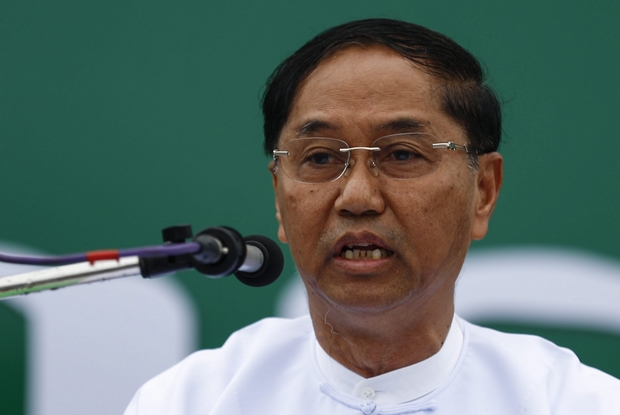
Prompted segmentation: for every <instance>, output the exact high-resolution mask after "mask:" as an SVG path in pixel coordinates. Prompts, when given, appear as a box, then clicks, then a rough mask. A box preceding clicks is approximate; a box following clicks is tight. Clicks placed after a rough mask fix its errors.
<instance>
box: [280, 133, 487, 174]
mask: <svg viewBox="0 0 620 415" xmlns="http://www.w3.org/2000/svg"><path fill="white" fill-rule="evenodd" d="M442 148H445V149H448V150H460V151H465V152H466V153H468V154H477V153H478V152H477V151H476V150H474V149H473V148H471V147H469V146H467V145H464V144H455V143H454V142H452V141H448V142H443V143H441V142H438V140H437V139H436V138H435V137H433V136H432V135H429V134H425V133H400V134H392V135H387V136H384V137H380V138H378V139H376V140H375V141H374V142H373V143H372V144H371V145H370V147H349V145H348V144H347V143H346V142H345V141H343V140H338V139H336V138H325V137H311V138H297V139H293V140H290V141H288V142H286V143H285V144H284V145H282V147H281V148H279V149H275V150H273V159H274V161H275V167H274V173H277V171H278V168H282V170H283V171H284V173H285V174H286V175H287V176H288V177H290V178H291V179H292V180H295V181H297V182H301V183H325V182H331V181H334V180H337V179H339V178H340V177H342V175H344V174H345V172H346V171H347V169H348V168H349V167H353V165H354V162H355V160H351V152H352V151H354V150H368V151H370V153H371V156H372V157H371V158H369V159H368V168H369V169H370V171H371V172H372V173H373V174H374V175H375V176H377V175H378V174H379V172H381V173H382V174H383V175H385V176H387V177H390V178H392V179H398V180H401V179H412V178H415V177H420V176H424V175H425V174H429V173H431V172H432V171H434V170H435V169H436V168H437V166H439V163H440V161H441V158H442V154H441V152H440V151H437V149H442Z"/></svg>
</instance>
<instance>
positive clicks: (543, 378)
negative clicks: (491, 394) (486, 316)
mask: <svg viewBox="0 0 620 415" xmlns="http://www.w3.org/2000/svg"><path fill="white" fill-rule="evenodd" d="M460 322H461V326H462V327H463V331H464V332H465V333H466V337H467V338H468V340H467V342H468V346H467V356H466V360H469V365H468V367H470V368H472V367H475V368H476V369H475V370H476V371H477V372H478V373H480V374H482V376H485V375H489V378H491V377H492V376H493V375H491V374H494V375H495V376H496V377H497V379H501V383H502V384H504V385H506V386H507V385H510V387H511V388H513V390H515V391H516V390H520V391H521V393H523V396H524V397H526V398H530V399H531V400H543V401H545V402H547V403H548V405H549V406H550V407H553V408H556V410H557V412H555V413H558V414H560V413H561V414H564V413H573V412H572V411H574V410H575V408H584V410H586V409H587V410H588V412H589V413H606V412H604V411H597V410H593V409H595V408H599V407H601V408H612V407H615V408H620V380H618V379H616V378H614V377H612V376H610V375H608V374H606V373H604V372H602V371H600V370H597V369H594V368H591V367H589V366H586V365H584V364H582V363H581V362H580V361H579V358H578V357H577V356H576V355H575V353H573V352H572V351H571V350H569V349H566V348H563V347H559V346H557V345H556V344H554V343H552V342H550V341H548V340H546V339H543V338H541V337H538V336H532V335H524V334H508V333H502V332H499V331H496V330H491V329H488V328H483V327H480V326H476V325H473V324H471V323H467V322H465V321H463V320H460ZM466 365H467V363H466ZM571 407H572V409H571ZM565 411H566V412H565Z"/></svg>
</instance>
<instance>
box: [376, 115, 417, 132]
mask: <svg viewBox="0 0 620 415" xmlns="http://www.w3.org/2000/svg"><path fill="white" fill-rule="evenodd" d="M427 125H428V124H426V123H424V122H422V121H420V120H418V119H416V118H408V117H407V118H398V119H396V120H392V121H388V122H386V123H384V124H381V125H378V126H376V127H375V128H373V129H374V130H375V131H377V132H379V133H383V132H389V133H397V132H403V133H405V132H417V131H423V130H424V129H425V128H426V127H427Z"/></svg>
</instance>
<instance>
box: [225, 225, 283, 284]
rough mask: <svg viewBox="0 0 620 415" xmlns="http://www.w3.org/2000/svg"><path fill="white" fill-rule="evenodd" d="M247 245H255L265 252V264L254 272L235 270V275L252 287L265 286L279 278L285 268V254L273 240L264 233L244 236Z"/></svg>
mask: <svg viewBox="0 0 620 415" xmlns="http://www.w3.org/2000/svg"><path fill="white" fill-rule="evenodd" d="M243 241H244V242H245V244H246V245H251V246H255V247H256V248H258V249H260V250H261V252H262V253H263V256H264V260H263V265H262V266H261V267H260V268H259V269H258V270H257V271H254V272H241V271H237V272H235V277H237V279H238V280H239V281H241V282H242V283H244V284H245V285H249V286H250V287H264V286H265V285H269V284H271V283H272V282H274V281H275V280H277V279H278V277H279V276H280V274H281V273H282V269H283V268H284V255H282V250H281V249H280V247H279V246H278V244H276V243H275V242H274V241H273V240H271V239H269V238H267V237H266V236H262V235H250V236H246V237H245V238H243Z"/></svg>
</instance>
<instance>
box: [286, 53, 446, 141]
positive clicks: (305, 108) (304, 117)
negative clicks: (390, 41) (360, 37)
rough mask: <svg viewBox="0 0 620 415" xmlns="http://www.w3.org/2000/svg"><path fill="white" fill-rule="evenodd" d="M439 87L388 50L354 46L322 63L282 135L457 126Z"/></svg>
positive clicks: (373, 133)
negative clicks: (444, 108) (443, 103)
mask: <svg viewBox="0 0 620 415" xmlns="http://www.w3.org/2000/svg"><path fill="white" fill-rule="evenodd" d="M439 86H440V84H439V82H438V81H437V80H436V79H435V78H434V77H433V76H432V75H429V74H427V73H425V72H424V71H422V70H420V69H419V68H418V67H416V65H415V64H413V63H412V62H411V61H409V60H407V59H406V58H404V57H402V56H401V55H399V54H398V53H396V52H395V51H393V50H391V49H389V48H387V47H384V46H367V47H361V46H352V47H349V48H346V49H344V50H340V51H338V52H336V53H334V54H333V55H331V56H329V57H328V58H326V59H325V60H323V61H322V62H321V63H320V64H319V65H318V66H317V68H316V69H315V70H314V71H313V72H312V73H310V75H309V76H308V77H307V78H306V79H305V80H304V81H303V82H302V83H301V85H300V88H299V90H298V92H297V95H296V97H295V101H294V102H293V105H292V108H291V113H290V115H289V118H288V120H287V124H286V125H285V128H284V129H283V131H282V133H283V136H284V135H286V136H289V137H291V138H292V136H305V135H317V134H320V133H321V132H325V133H326V134H327V133H330V135H335V134H337V133H339V132H343V133H347V134H350V131H351V128H353V129H356V130H359V131H360V132H363V134H364V135H367V136H376V135H377V134H382V133H385V134H390V133H394V132H401V131H411V130H428V131H429V132H435V133H437V134H441V133H444V131H438V129H439V130H444V129H446V128H448V129H450V128H454V127H458V126H457V125H456V123H454V122H452V120H451V119H449V118H448V117H447V116H446V115H445V114H444V113H443V111H442V110H441V107H440V103H439V99H438V98H439V97H438V93H437V89H438V87H439Z"/></svg>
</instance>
